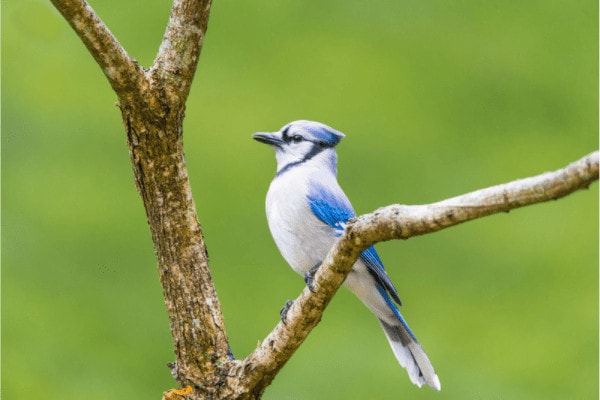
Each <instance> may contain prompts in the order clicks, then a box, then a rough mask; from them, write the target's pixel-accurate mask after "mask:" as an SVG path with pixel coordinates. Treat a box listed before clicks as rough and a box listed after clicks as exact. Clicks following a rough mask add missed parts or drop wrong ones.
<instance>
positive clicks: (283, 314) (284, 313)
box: [279, 300, 294, 325]
mask: <svg viewBox="0 0 600 400" xmlns="http://www.w3.org/2000/svg"><path fill="white" fill-rule="evenodd" d="M292 304H294V300H288V301H286V302H285V306H283V307H282V308H281V311H279V315H280V316H281V322H283V324H284V325H287V313H288V311H290V307H291V306H292Z"/></svg>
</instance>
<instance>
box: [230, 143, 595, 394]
mask: <svg viewBox="0 0 600 400" xmlns="http://www.w3.org/2000/svg"><path fill="white" fill-rule="evenodd" d="M597 180H598V152H597V151H596V152H593V153H591V154H589V155H587V156H585V157H583V158H582V159H580V160H578V161H576V162H574V163H571V164H569V165H568V166H566V167H565V168H563V169H560V170H557V171H554V172H548V173H545V174H541V175H538V176H534V177H531V178H526V179H520V180H516V181H513V182H510V183H506V184H502V185H497V186H493V187H489V188H487V189H482V190H477V191H475V192H471V193H467V194H464V195H461V196H457V197H453V198H450V199H447V200H443V201H440V202H437V203H433V204H429V205H415V206H406V205H391V206H388V207H384V208H380V209H379V210H377V211H375V212H373V213H371V214H365V215H362V216H359V217H357V218H355V219H353V220H351V221H349V223H348V225H347V226H346V229H345V231H344V234H343V235H342V236H341V237H340V239H339V240H338V241H337V243H336V244H335V245H334V246H333V248H332V249H331V250H330V252H329V254H328V255H327V257H326V259H325V261H324V262H323V264H322V265H321V268H319V270H318V271H317V273H316V275H315V277H314V281H313V285H314V290H315V292H314V293H313V292H311V291H310V290H308V288H305V289H304V290H303V291H302V293H301V294H300V296H299V297H298V298H297V299H296V301H294V303H293V304H292V306H291V307H290V308H289V310H288V313H287V318H286V323H285V324H284V323H282V322H280V323H279V324H278V325H277V326H276V327H275V329H273V331H272V332H271V333H270V334H269V335H268V336H267V338H266V339H265V340H264V341H263V342H262V343H261V344H260V345H259V346H258V348H257V349H256V350H255V351H254V352H253V353H252V354H250V355H249V356H248V357H247V358H246V359H245V360H244V361H243V363H242V364H241V365H240V366H239V368H240V370H242V371H245V373H246V379H247V380H248V382H249V384H252V383H254V384H256V385H257V386H261V385H264V384H265V381H266V380H268V379H269V377H271V379H272V378H273V377H274V376H275V375H276V374H277V372H278V371H279V369H281V368H282V367H283V365H284V364H285V363H286V362H287V360H289V358H290V357H291V356H292V355H293V353H294V352H295V351H296V350H297V349H298V347H299V346H300V345H301V344H302V342H303V341H304V339H306V337H307V336H308V334H309V333H310V331H311V330H312V329H313V328H314V327H315V326H316V325H317V324H318V323H319V321H320V320H321V316H322V314H323V311H324V309H325V307H326V306H327V304H328V303H329V301H330V300H331V299H332V298H333V295H334V294H335V292H336V291H337V289H338V288H339V287H340V286H341V284H342V283H343V282H344V279H345V278H346V275H347V274H348V273H349V272H350V270H351V269H352V266H353V265H354V263H355V262H356V260H357V259H358V257H359V256H360V253H361V252H362V251H364V250H365V249H366V248H367V247H369V246H371V245H373V244H375V243H377V242H381V241H386V240H392V239H408V238H410V237H413V236H419V235H425V234H427V233H433V232H436V231H439V230H441V229H444V228H448V227H451V226H454V225H458V224H460V223H463V222H466V221H470V220H472V219H476V218H481V217H485V216H487V215H491V214H496V213H499V212H508V211H510V210H512V209H515V208H519V207H524V206H527V205H531V204H536V203H541V202H545V201H549V200H556V199H559V198H561V197H564V196H566V195H568V194H570V193H573V192H574V191H577V190H579V189H583V188H587V187H588V186H589V185H590V184H591V183H592V182H594V181H597ZM268 383H270V381H268V382H267V384H268Z"/></svg>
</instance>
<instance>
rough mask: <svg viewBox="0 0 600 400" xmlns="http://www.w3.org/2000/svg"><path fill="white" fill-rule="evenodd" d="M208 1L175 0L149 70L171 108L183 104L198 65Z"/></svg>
mask: <svg viewBox="0 0 600 400" xmlns="http://www.w3.org/2000/svg"><path fill="white" fill-rule="evenodd" d="M211 3H212V0H193V1H188V0H175V1H174V2H173V7H172V8H171V16H170V18H169V23H168V24H167V29H166V32H165V35H164V37H163V41H162V44H161V46H160V48H159V50H158V55H157V57H156V59H155V60H154V64H153V65H152V68H151V69H150V75H151V76H152V77H153V80H158V81H160V82H163V83H165V84H167V85H169V87H171V88H172V89H173V90H171V91H170V92H169V95H170V96H173V97H172V98H171V99H170V102H171V103H172V104H182V103H185V100H186V99H187V96H188V94H189V91H190V86H191V84H192V80H193V78H194V74H195V72H196V66H197V65H198V58H199V57H200V51H201V49H202V43H203V42H204V34H205V33H206V28H207V26H208V15H209V11H210V6H211Z"/></svg>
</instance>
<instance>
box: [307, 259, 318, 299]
mask: <svg viewBox="0 0 600 400" xmlns="http://www.w3.org/2000/svg"><path fill="white" fill-rule="evenodd" d="M320 266H321V263H318V264H317V265H315V266H314V267H312V268H311V269H309V270H308V272H307V273H306V274H304V282H306V286H308V290H310V291H311V292H313V293H314V292H315V287H314V285H313V281H314V280H315V274H316V273H317V270H318V269H319V267H320Z"/></svg>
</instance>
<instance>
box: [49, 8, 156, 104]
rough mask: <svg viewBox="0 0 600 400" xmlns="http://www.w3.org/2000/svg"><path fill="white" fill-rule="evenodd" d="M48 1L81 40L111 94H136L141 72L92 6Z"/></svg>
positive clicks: (141, 78)
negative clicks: (106, 80)
mask: <svg viewBox="0 0 600 400" xmlns="http://www.w3.org/2000/svg"><path fill="white" fill-rule="evenodd" d="M50 1H51V2H52V4H54V7H56V9H57V10H58V11H59V12H60V13H61V14H62V15H63V17H64V18H65V19H66V20H67V22H68V23H69V25H71V27H72V28H73V29H74V30H75V32H76V33H77V36H79V38H80V39H81V40H82V41H83V44H84V45H85V47H87V49H88V50H89V52H90V53H91V55H92V57H94V59H95V60H96V62H97V63H98V65H99V66H100V68H102V72H104V75H105V76H106V77H107V78H108V81H109V82H110V85H111V86H112V88H113V90H114V91H115V93H117V95H118V96H119V97H121V96H122V95H123V94H125V93H128V94H131V93H135V92H136V91H138V90H139V88H140V87H141V82H142V81H143V80H144V72H143V70H142V69H141V68H140V67H139V66H138V64H137V62H136V61H135V60H134V59H133V58H131V57H130V56H129V54H127V52H126V51H125V49H123V47H122V46H121V45H120V44H119V42H118V41H117V39H116V38H115V37H114V36H113V34H112V33H111V32H110V31H109V30H108V28H107V27H106V25H104V23H103V22H102V20H101V19H100V18H99V17H98V16H97V15H96V13H95V12H94V10H93V9H92V7H90V5H89V4H87V3H86V2H85V1H84V0H50Z"/></svg>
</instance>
